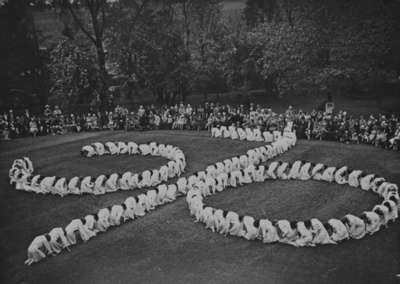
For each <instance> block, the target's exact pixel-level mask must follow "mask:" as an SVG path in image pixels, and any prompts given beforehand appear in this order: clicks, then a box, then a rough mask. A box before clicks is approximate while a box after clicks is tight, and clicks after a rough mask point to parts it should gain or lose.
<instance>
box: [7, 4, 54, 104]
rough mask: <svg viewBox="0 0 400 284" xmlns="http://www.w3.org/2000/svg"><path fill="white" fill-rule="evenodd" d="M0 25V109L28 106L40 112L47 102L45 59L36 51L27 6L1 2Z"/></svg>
mask: <svg viewBox="0 0 400 284" xmlns="http://www.w3.org/2000/svg"><path fill="white" fill-rule="evenodd" d="M0 23H1V24H0V26H1V33H0V34H1V37H0V61H1V62H2V66H1V68H0V82H1V83H0V92H1V94H2V100H1V101H2V105H1V108H5V107H12V108H23V107H28V106H29V107H30V108H32V109H34V110H35V111H39V109H40V106H41V105H44V104H45V103H46V102H47V94H48V89H47V88H48V86H47V70H46V67H45V64H44V62H45V60H46V58H45V54H44V52H43V51H42V50H40V48H39V43H38V35H37V31H36V28H35V23H34V20H33V17H32V12H31V9H30V6H29V3H28V2H27V1H24V0H15V1H10V2H7V1H1V2H0Z"/></svg>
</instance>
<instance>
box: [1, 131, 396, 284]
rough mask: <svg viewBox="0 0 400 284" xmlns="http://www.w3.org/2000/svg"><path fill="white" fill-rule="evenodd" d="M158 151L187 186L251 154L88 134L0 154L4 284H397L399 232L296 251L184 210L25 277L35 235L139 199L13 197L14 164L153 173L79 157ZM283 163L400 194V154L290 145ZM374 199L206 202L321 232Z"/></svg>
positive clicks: (45, 170)
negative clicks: (399, 186) (358, 172)
mask: <svg viewBox="0 0 400 284" xmlns="http://www.w3.org/2000/svg"><path fill="white" fill-rule="evenodd" d="M116 140H123V141H128V140H134V141H137V142H148V141H157V142H160V143H170V144H173V145H176V146H178V147H180V148H181V149H182V150H183V151H184V152H185V155H186V158H187V162H188V168H187V170H186V173H185V175H188V174H190V173H193V172H195V171H198V170H201V169H204V168H205V167H206V165H208V164H210V163H214V162H216V161H220V160H222V159H224V158H228V157H232V156H234V155H237V154H241V153H244V152H245V151H246V150H247V149H250V148H254V147H255V146H257V145H259V143H250V142H239V141H232V140H226V139H223V140H218V139H212V138H209V137H208V133H206V132H200V133H197V132H187V131H181V132H176V131H175V132H172V131H150V132H128V133H125V132H97V133H83V134H70V135H66V136H56V137H50V136H49V137H38V138H26V139H17V140H14V141H1V142H0V177H1V178H0V208H1V209H0V210H1V223H0V248H1V253H2V254H1V279H2V281H1V283H55V282H57V283H396V281H398V280H399V278H396V276H395V275H396V274H397V273H400V222H399V221H397V222H396V223H395V224H393V225H391V226H390V227H389V228H388V229H385V230H383V231H380V232H378V233H377V234H375V235H373V236H370V237H366V238H365V239H362V240H357V241H355V240H352V241H348V242H345V243H343V244H341V245H337V246H323V247H316V248H294V247H291V246H285V245H282V244H273V245H264V244H262V243H260V242H249V241H245V240H242V239H237V238H233V237H226V238H225V237H223V236H221V235H218V234H215V233H212V232H211V231H209V230H206V229H204V227H203V225H201V224H198V223H196V224H195V223H193V220H192V218H191V217H190V216H189V213H188V210H187V206H186V202H185V200H184V198H180V199H179V200H177V201H176V202H174V203H172V204H167V205H165V206H163V207H161V208H159V209H158V210H156V211H153V212H151V213H150V214H148V215H146V216H145V217H143V218H141V219H138V220H135V221H133V222H130V223H127V224H124V225H122V226H120V227H118V228H114V229H111V230H110V231H108V232H107V233H105V234H102V235H100V236H98V237H96V238H94V239H93V240H91V241H89V242H88V243H86V244H81V245H78V246H75V247H73V248H72V250H71V252H67V251H65V252H63V253H61V254H60V255H58V256H57V257H51V258H48V259H45V260H44V261H42V262H40V263H38V264H35V265H33V266H31V267H27V266H24V260H25V258H26V249H27V247H28V245H29V243H30V242H31V240H32V239H33V237H35V236H36V235H38V234H41V233H45V232H47V231H49V230H50V229H51V228H53V227H55V226H65V225H66V224H67V223H68V222H69V221H70V220H71V219H73V218H78V217H83V216H84V215H86V214H88V213H92V212H95V211H97V210H98V209H99V208H101V207H105V206H109V205H112V204H116V203H121V202H122V201H123V200H124V199H125V198H126V197H127V196H129V195H138V194H139V193H141V192H143V191H144V190H143V191H140V190H137V191H131V192H119V193H113V194H108V195H104V196H67V197H64V198H60V197H56V196H50V195H48V196H44V195H35V194H31V193H25V192H19V191H16V190H15V189H13V188H12V187H11V186H10V185H9V184H8V179H7V176H8V169H9V167H10V165H11V163H12V161H13V160H14V159H16V158H18V157H21V156H29V157H31V159H32V161H33V162H34V166H35V169H36V171H37V172H38V173H41V174H48V175H50V174H53V175H59V176H67V177H71V176H73V175H78V174H80V175H86V174H88V175H89V174H92V175H97V174H100V173H104V172H107V173H111V172H115V171H124V170H127V169H130V170H133V171H142V170H144V169H148V168H153V167H159V165H161V163H163V162H164V160H163V159H162V158H154V157H148V158H147V157H129V156H121V157H101V158H93V159H85V158H82V157H80V156H79V150H80V147H81V146H82V145H85V144H88V143H91V142H94V141H103V142H105V141H116ZM278 159H282V160H286V161H294V160H296V159H307V160H311V161H314V162H323V163H325V164H327V165H348V166H349V167H351V168H358V169H362V170H365V171H368V172H374V173H376V174H379V175H382V176H384V177H386V178H387V179H389V180H391V181H393V182H396V183H400V168H399V165H400V154H399V153H398V152H390V151H386V150H382V149H378V148H374V147H371V146H364V145H343V144H338V143H333V142H318V141H315V142H313V141H312V142H309V141H299V143H298V145H297V146H296V147H295V148H294V149H292V150H291V151H289V152H288V153H286V154H284V155H282V156H280V157H278ZM379 201H380V200H379V198H378V197H377V196H375V195H374V194H372V193H367V192H363V191H361V190H358V189H352V188H349V187H342V186H337V185H327V184H325V183H320V182H311V181H310V182H298V181H289V182H282V181H267V182H265V183H261V184H254V185H249V186H245V187H241V188H238V189H234V190H228V191H225V192H222V193H220V194H218V195H215V196H213V197H211V198H209V199H206V202H207V203H209V204H212V205H213V206H216V207H221V208H224V209H229V210H236V211H238V212H239V213H241V214H253V215H255V216H257V217H268V218H270V219H275V218H288V219H292V220H296V219H306V218H311V217H318V218H321V219H323V220H326V219H328V218H332V217H341V216H343V215H344V214H346V213H350V212H351V213H353V214H360V213H361V212H362V211H364V210H367V209H370V208H371V207H372V206H373V205H374V204H375V203H377V202H379Z"/></svg>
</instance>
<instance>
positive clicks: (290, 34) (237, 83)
mask: <svg viewBox="0 0 400 284" xmlns="http://www.w3.org/2000/svg"><path fill="white" fill-rule="evenodd" d="M39 2H40V1H39ZM106 2H112V4H111V5H110V4H107V3H106ZM222 2H223V1H222ZM53 5H54V7H56V8H57V11H58V13H59V15H61V16H60V17H58V18H57V20H58V21H62V23H63V25H64V27H63V31H62V32H63V34H64V36H63V37H64V39H63V40H62V42H61V43H60V42H59V41H60V39H59V37H58V36H57V37H54V38H55V39H54V40H53V41H51V40H50V41H49V40H48V39H46V42H47V43H48V42H50V43H51V44H47V45H48V56H49V59H50V60H49V63H48V72H49V84H48V85H49V90H50V99H52V101H53V102H54V103H59V104H60V103H61V102H62V101H63V102H64V103H65V102H66V100H64V99H65V98H68V103H69V104H70V105H74V104H77V103H78V104H92V105H97V106H103V107H108V106H110V104H113V103H116V102H126V101H130V100H132V98H133V97H138V96H141V95H143V94H144V93H146V92H151V93H152V94H153V95H154V96H155V97H156V98H158V101H159V102H162V103H165V102H167V103H168V102H172V101H176V100H184V99H185V96H186V95H187V94H190V93H200V94H206V93H219V92H231V91H238V90H239V91H248V90H255V89H262V90H265V93H266V95H279V96H282V95H285V94H304V93H319V92H321V91H324V92H325V91H327V92H330V93H360V94H365V93H372V92H376V90H377V89H378V91H379V89H380V88H381V87H382V86H383V85H384V84H386V83H388V82H398V76H399V66H400V64H399V62H400V59H399V58H400V54H399V50H400V48H398V46H400V43H399V41H400V39H399V38H400V37H399V34H400V32H399V30H398V28H397V26H399V24H400V23H399V21H400V20H399V19H400V14H399V11H400V9H399V8H400V7H399V6H400V4H399V3H398V2H396V1H384V2H381V1H372V0H362V1H345V0H339V1H317V0H306V1H301V2H299V1H291V0H263V1H261V0H248V1H247V2H246V8H245V10H244V11H240V10H226V9H224V8H223V4H221V1H217V0H203V1H195V0H180V1H173V0H170V1H146V0H141V1H139V0H138V1H126V0H120V1H101V0H98V1H90V2H89V1H88V2H86V1H81V4H80V6H79V5H78V4H76V3H75V4H65V3H64V5H61V6H60V5H57V1H54V3H53ZM38 13H41V12H38ZM48 28H49V29H51V28H52V27H48ZM42 31H43V29H42ZM65 107H67V106H65Z"/></svg>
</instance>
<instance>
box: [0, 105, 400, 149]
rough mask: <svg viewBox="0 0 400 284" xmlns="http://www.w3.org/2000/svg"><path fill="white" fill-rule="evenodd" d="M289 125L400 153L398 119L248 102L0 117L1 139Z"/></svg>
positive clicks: (309, 135) (305, 133)
mask: <svg viewBox="0 0 400 284" xmlns="http://www.w3.org/2000/svg"><path fill="white" fill-rule="evenodd" d="M289 121H291V122H293V127H294V129H295V130H296V134H297V137H298V138H300V139H310V140H311V139H320V140H336V141H340V142H343V143H367V144H372V145H374V146H380V147H383V148H386V149H392V150H397V151H398V150H399V149H400V116H399V115H394V114H392V115H389V116H386V115H383V114H379V115H377V116H374V115H369V116H366V117H364V116H359V117H355V116H353V115H350V114H348V113H347V112H345V111H338V112H326V111H323V110H313V111H311V112H305V111H302V110H295V109H293V108H292V107H291V106H289V107H288V109H287V110H286V111H285V112H284V113H280V114H278V113H275V112H273V111H272V109H270V108H264V107H262V106H261V105H255V104H252V103H250V104H249V105H239V106H232V105H227V104H219V103H207V102H206V103H204V104H201V105H196V106H191V105H190V104H186V105H185V104H183V103H180V104H176V105H171V106H167V105H163V106H161V107H155V106H154V105H150V106H146V107H144V106H143V105H140V106H139V107H138V108H136V109H135V110H134V111H128V109H127V108H124V107H121V106H117V107H116V108H115V109H114V110H113V111H109V112H90V113H81V114H74V113H70V114H64V113H63V112H62V111H61V109H60V108H59V107H58V106H54V108H53V110H52V109H51V108H50V106H49V105H46V106H45V108H44V111H43V113H42V114H41V115H30V112H29V110H25V112H24V113H22V114H18V115H16V114H14V112H13V110H10V111H9V112H8V113H4V114H2V115H1V116H0V132H2V133H3V135H2V136H3V139H10V138H11V139H12V138H16V137H23V136H29V135H32V136H36V135H49V134H51V135H57V134H64V133H66V132H81V131H97V130H106V129H107V130H152V129H179V130H197V131H199V130H205V129H207V130H210V129H211V127H213V126H218V125H220V126H222V125H226V126H230V125H232V124H235V125H236V126H241V127H259V128H260V129H261V130H262V131H265V130H269V131H273V130H279V129H283V128H284V126H285V125H286V124H287V122H289Z"/></svg>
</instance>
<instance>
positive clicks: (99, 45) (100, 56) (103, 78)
mask: <svg viewBox="0 0 400 284" xmlns="http://www.w3.org/2000/svg"><path fill="white" fill-rule="evenodd" d="M96 51H97V64H98V66H99V71H100V83H101V86H100V108H101V109H106V108H107V105H108V101H107V91H108V82H107V81H108V80H107V79H108V78H107V70H106V55H105V52H104V48H103V42H102V41H97V42H96Z"/></svg>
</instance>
